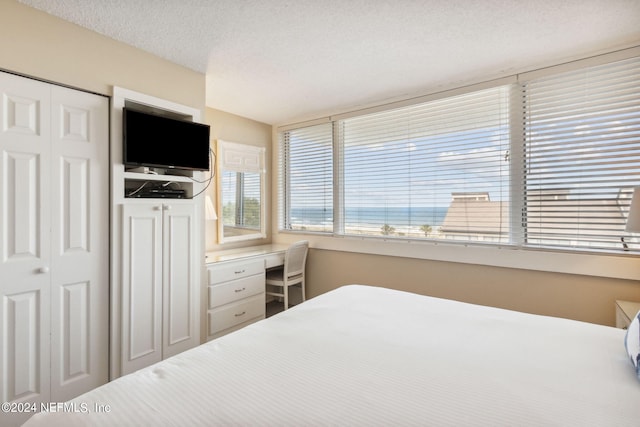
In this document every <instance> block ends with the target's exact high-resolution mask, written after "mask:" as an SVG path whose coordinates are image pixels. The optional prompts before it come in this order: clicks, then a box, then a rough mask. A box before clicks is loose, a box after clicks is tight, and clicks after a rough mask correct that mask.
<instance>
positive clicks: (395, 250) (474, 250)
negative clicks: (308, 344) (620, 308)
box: [274, 47, 640, 280]
mask: <svg viewBox="0 0 640 427" xmlns="http://www.w3.org/2000/svg"><path fill="white" fill-rule="evenodd" d="M635 56H640V47H633V48H630V49H625V50H622V51H617V52H612V53H609V54H604V55H600V56H597V57H592V58H587V59H585V60H580V61H574V62H571V63H567V64H560V65H558V66H554V67H549V68H546V69H542V70H533V71H530V72H526V73H522V74H519V75H513V76H508V77H505V78H502V79H497V80H492V81H488V82H483V83H480V84H475V85H469V86H466V87H463V88H455V89H452V90H447V91H442V92H438V93H435V94H430V95H426V96H421V97H417V98H412V99H408V100H403V101H399V102H394V103H390V104H385V105H379V106H374V107H371V108H368V109H363V110H358V111H354V112H348V113H343V114H340V115H335V116H330V117H326V118H323V119H321V120H324V121H337V120H340V119H342V118H345V117H351V116H356V115H362V114H367V113H369V112H375V111H380V110H386V109H391V108H397V107H400V106H405V105H412V104H414V103H421V102H426V101H429V100H433V99H438V98H442V97H449V96H454V95H456V94H460V93H467V92H471V91H477V90H481V89H483V88H487V87H494V86H499V85H505V84H513V85H514V90H513V91H512V94H514V95H513V96H515V97H519V96H520V95H519V92H521V84H522V82H524V81H528V80H530V79H533V78H537V77H539V76H541V75H550V74H557V73H560V72H564V71H568V70H574V69H579V68H584V67H589V66H592V65H598V64H605V63H608V62H615V61H617V60H621V59H628V58H631V57H635ZM518 99H519V98H518ZM512 105H521V104H520V103H512ZM520 108H522V107H519V108H513V107H512V108H511V109H510V114H512V115H513V116H514V117H513V119H517V122H520V121H521V118H522V112H521V111H519V110H520ZM514 123H516V122H514ZM304 126H306V123H300V124H296V125H293V126H291V128H296V127H304ZM336 128H338V127H337V126H334V151H335V152H338V151H339V149H340V147H339V143H338V138H336V137H335V133H336V132H337V130H336ZM283 129H286V128H277V129H276V132H277V134H279V133H280V132H282V130H283ZM523 140H524V137H523V135H522V131H521V129H518V127H517V126H511V150H512V151H511V155H512V158H515V159H522V162H520V161H513V162H511V165H510V168H511V170H510V179H511V181H512V183H511V191H512V192H516V193H518V192H519V191H521V183H522V182H523V180H524V166H523V163H524V156H523V153H524V141H523ZM336 145H338V146H337V147H336ZM276 147H277V148H278V150H279V149H280V144H279V141H278V140H276ZM334 162H337V163H338V164H334V172H335V173H334V180H335V182H334V201H335V202H334V211H337V212H336V213H339V211H340V210H341V209H339V206H342V205H341V202H342V197H343V195H342V194H341V192H340V191H339V189H341V181H342V180H341V178H342V176H341V174H342V173H343V171H342V168H341V167H340V164H339V163H340V162H339V160H338V156H336V155H334ZM278 166H280V165H279V164H278ZM278 169H279V168H278ZM278 173H279V174H280V171H278ZM516 184H520V186H518V185H516ZM518 196H519V194H518ZM511 201H512V206H511V211H512V215H511V229H512V231H511V235H512V242H511V244H507V245H505V244H483V243H479V242H461V243H460V242H454V241H433V240H430V239H426V238H420V239H410V238H397V237H394V238H391V239H390V238H388V237H384V236H383V237H375V236H359V237H354V236H346V235H343V234H341V231H342V230H343V228H342V227H343V218H341V217H340V216H339V215H336V214H334V232H333V233H312V232H308V231H307V232H302V233H304V234H307V235H309V236H310V237H312V239H313V240H314V241H316V242H317V244H318V245H319V247H321V248H326V249H335V250H346V251H354V252H362V253H375V254H380V255H393V256H406V257H411V258H422V259H432V260H442V261H455V262H466V263H472V264H485V265H494V266H503V267H514V268H525V269H534V270H541V271H558V272H566V273H575V274H587V275H594V276H604V277H615V278H626V279H630V278H631V279H634V280H637V279H640V272H638V269H637V266H635V265H634V264H633V263H634V262H637V260H635V261H634V259H637V257H638V253H637V251H633V252H632V253H624V252H617V251H616V252H610V251H601V250H584V249H582V248H574V249H571V248H545V247H532V246H527V245H526V244H525V243H524V240H523V239H524V232H520V233H514V232H513V230H514V229H518V228H520V229H522V221H521V215H522V210H523V208H524V202H523V199H522V197H513V195H512V197H511ZM274 224H276V225H277V230H276V231H275V232H274V237H275V239H277V240H279V241H293V240H295V239H296V236H295V235H297V234H299V233H301V232H300V231H291V230H286V229H282V227H281V225H282V223H281V221H280V218H277V219H276V220H275V221H274ZM336 238H339V239H336ZM487 255H489V256H487ZM577 260H580V262H579V263H580V266H577V265H576V262H577ZM589 260H590V261H589ZM605 260H606V261H605ZM585 261H587V263H585Z"/></svg>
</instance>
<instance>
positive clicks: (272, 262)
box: [264, 252, 284, 268]
mask: <svg viewBox="0 0 640 427" xmlns="http://www.w3.org/2000/svg"><path fill="white" fill-rule="evenodd" d="M264 263H265V268H273V267H277V266H280V265H284V252H282V253H278V254H269V255H267V256H266V257H265V258H264Z"/></svg>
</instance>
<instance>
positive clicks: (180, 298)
mask: <svg viewBox="0 0 640 427" xmlns="http://www.w3.org/2000/svg"><path fill="white" fill-rule="evenodd" d="M163 211H164V215H163V222H162V227H163V229H164V232H163V246H164V249H163V251H162V257H163V263H162V265H163V276H164V280H163V293H162V298H163V301H162V304H163V328H162V332H163V349H162V357H163V358H165V359H166V358H167V357H170V356H173V355H176V354H178V353H181V352H183V351H185V350H187V349H190V348H192V347H195V346H197V345H198V344H199V343H200V328H199V313H200V310H199V307H198V306H197V301H198V300H197V299H196V293H197V292H200V287H199V286H198V283H197V281H196V278H195V277H194V273H195V271H196V269H197V268H198V267H197V265H198V264H197V261H198V260H197V259H196V253H197V251H196V248H197V246H196V244H197V243H196V233H195V209H194V205H193V203H188V204H179V203H166V204H164V205H163Z"/></svg>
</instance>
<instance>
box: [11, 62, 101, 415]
mask: <svg viewBox="0 0 640 427" xmlns="http://www.w3.org/2000/svg"><path fill="white" fill-rule="evenodd" d="M0 100H1V101H0V242H1V243H0V298H1V300H2V301H1V302H0V342H1V344H0V381H1V383H2V384H1V389H0V401H2V402H11V401H19V402H23V403H37V404H39V402H49V401H55V402H60V401H65V400H67V399H70V398H73V397H75V396H78V395H79V394H81V393H83V392H85V391H88V390H90V389H92V388H94V387H97V386H99V385H101V384H103V383H105V382H107V380H108V344H109V335H108V334H109V329H108V328H109V312H108V307H109V304H108V301H109V215H108V212H109V197H108V194H109V193H108V189H109V170H108V158H109V127H108V126H109V109H108V108H109V101H108V99H107V98H106V97H102V96H99V95H94V94H88V93H84V92H81V91H77V90H72V89H68V88H63V87H58V86H55V85H51V84H47V83H43V82H39V81H35V80H31V79H27V78H22V77H18V76H15V75H11V74H7V73H2V72H0ZM28 415H29V414H25V416H24V417H20V416H16V415H15V414H4V413H0V424H1V425H12V424H15V423H18V424H19V423H21V422H23V421H24V419H25V418H26V417H27V416H28ZM7 417H11V419H8V418H7Z"/></svg>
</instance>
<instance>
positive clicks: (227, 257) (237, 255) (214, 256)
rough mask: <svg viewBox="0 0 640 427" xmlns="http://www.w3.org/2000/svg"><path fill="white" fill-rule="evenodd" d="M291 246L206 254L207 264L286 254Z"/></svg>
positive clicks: (250, 247) (284, 245) (230, 250)
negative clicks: (280, 253)
mask: <svg viewBox="0 0 640 427" xmlns="http://www.w3.org/2000/svg"><path fill="white" fill-rule="evenodd" d="M288 247H289V245H286V244H277V243H273V244H270V245H259V246H246V247H244V248H235V249H225V250H222V251H213V252H207V253H206V263H207V264H211V263H215V262H223V261H234V260H239V259H243V258H250V257H256V256H262V255H269V254H274V253H279V252H286V250H287V248H288Z"/></svg>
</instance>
